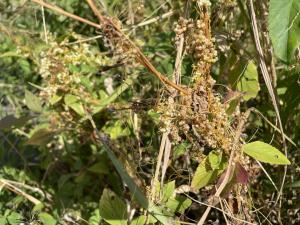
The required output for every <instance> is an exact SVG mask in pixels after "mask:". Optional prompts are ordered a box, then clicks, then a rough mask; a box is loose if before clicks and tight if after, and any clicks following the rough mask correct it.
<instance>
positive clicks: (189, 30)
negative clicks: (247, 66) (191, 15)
mask: <svg viewBox="0 0 300 225" xmlns="http://www.w3.org/2000/svg"><path fill="white" fill-rule="evenodd" d="M200 15H201V17H200V18H199V19H197V20H193V19H189V20H186V19H183V18H180V19H179V21H178V23H177V24H176V27H175V32H176V34H177V37H179V35H181V34H182V33H184V35H185V49H186V52H187V54H189V55H191V56H192V57H193V58H194V59H195V63H194V71H193V74H192V79H193V81H194V84H193V86H192V88H191V89H189V94H188V95H185V96H181V97H180V100H179V104H175V102H174V101H173V102H172V101H170V100H169V101H167V102H164V103H161V104H160V107H159V112H160V113H161V114H162V121H163V122H164V125H163V131H165V129H166V128H168V129H169V131H168V132H169V133H170V137H171V139H172V140H173V141H174V142H180V141H182V140H184V139H187V140H188V141H189V142H191V143H192V144H193V145H194V146H195V147H196V149H198V150H199V148H200V149H203V148H205V147H209V148H212V149H222V150H224V151H225V152H226V153H227V154H228V153H229V151H230V149H231V144H232V143H233V135H234V134H233V133H232V131H231V124H230V122H229V119H228V115H227V114H226V106H225V105H224V104H223V103H222V102H221V98H220V96H219V95H217V93H215V92H214V90H213V86H214V84H215V81H214V79H213V78H212V77H211V75H210V69H211V65H212V63H214V62H215V61H216V58H217V52H216V50H215V48H214V39H213V38H211V33H210V26H209V23H210V21H209V14H208V11H207V8H206V7H205V6H203V8H202V11H201V14H200Z"/></svg>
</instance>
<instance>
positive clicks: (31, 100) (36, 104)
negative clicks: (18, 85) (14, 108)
mask: <svg viewBox="0 0 300 225" xmlns="http://www.w3.org/2000/svg"><path fill="white" fill-rule="evenodd" d="M25 102H26V106H27V107H28V108H29V109H30V110H31V111H33V112H37V113H40V112H42V110H43V108H42V103H41V101H40V99H39V98H38V97H37V96H35V95H34V94H32V93H31V92H30V91H28V90H25Z"/></svg>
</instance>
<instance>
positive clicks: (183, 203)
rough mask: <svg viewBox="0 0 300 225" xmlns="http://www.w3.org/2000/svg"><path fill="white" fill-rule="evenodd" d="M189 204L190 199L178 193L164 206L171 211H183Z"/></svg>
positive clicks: (190, 202)
mask: <svg viewBox="0 0 300 225" xmlns="http://www.w3.org/2000/svg"><path fill="white" fill-rule="evenodd" d="M191 204H192V200H190V199H189V198H186V197H184V196H180V195H178V196H176V197H175V198H170V199H169V200H168V201H167V203H166V207H167V208H168V209H170V210H171V211H172V212H173V213H175V212H178V213H184V210H186V209H187V208H188V207H189V206H190V205H191Z"/></svg>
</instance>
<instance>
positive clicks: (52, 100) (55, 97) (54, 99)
mask: <svg viewBox="0 0 300 225" xmlns="http://www.w3.org/2000/svg"><path fill="white" fill-rule="evenodd" d="M61 99H62V96H59V95H53V96H52V97H51V98H50V100H49V103H50V105H55V104H56V103H57V102H59V101H60V100H61Z"/></svg>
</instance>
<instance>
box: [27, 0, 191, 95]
mask: <svg viewBox="0 0 300 225" xmlns="http://www.w3.org/2000/svg"><path fill="white" fill-rule="evenodd" d="M32 1H33V2H35V3H37V4H39V5H41V6H44V7H46V8H48V9H51V10H53V11H55V12H58V13H59V14H62V15H64V16H67V17H70V18H72V19H75V20H77V21H79V22H82V23H85V24H88V25H90V26H93V27H95V28H98V29H102V28H103V27H107V26H110V27H112V28H113V30H114V31H115V33H116V34H117V35H119V36H121V37H122V38H124V39H125V40H126V41H127V42H128V43H129V44H130V47H131V48H132V49H134V50H135V53H136V59H137V61H138V62H139V63H140V64H142V65H143V66H144V67H146V69H147V70H148V71H149V72H150V73H152V74H153V75H155V76H156V77H157V78H158V79H159V80H160V81H161V82H162V83H163V84H165V85H168V86H170V87H172V88H174V89H176V90H177V91H179V92H180V93H182V94H185V95H187V94H188V92H187V90H185V89H184V88H183V87H180V86H179V85H176V84H175V83H173V82H172V81H170V80H168V79H167V78H166V77H165V76H164V75H162V74H161V73H160V72H159V71H158V70H156V68H155V67H154V66H153V65H152V64H151V62H150V61H149V59H148V58H147V57H146V56H145V55H144V54H143V53H142V51H141V50H140V49H139V47H137V45H136V44H134V42H133V41H131V40H130V39H129V38H128V37H127V36H126V35H125V34H124V33H123V32H122V30H121V29H120V28H119V27H118V26H117V25H116V24H115V23H114V22H113V21H112V19H110V18H108V17H104V16H103V15H102V14H101V12H100V11H99V10H98V9H97V7H96V5H95V3H94V2H93V1H92V0H86V1H87V2H88V4H89V5H90V7H91V9H92V10H93V12H94V13H95V15H96V16H97V17H98V19H99V21H100V23H101V25H99V24H96V23H94V22H92V21H89V20H87V19H84V18H82V17H79V16H76V15H74V14H72V13H69V12H66V11H65V10H63V9H61V8H59V7H57V6H54V5H51V4H49V3H46V2H44V1H41V0H32Z"/></svg>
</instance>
